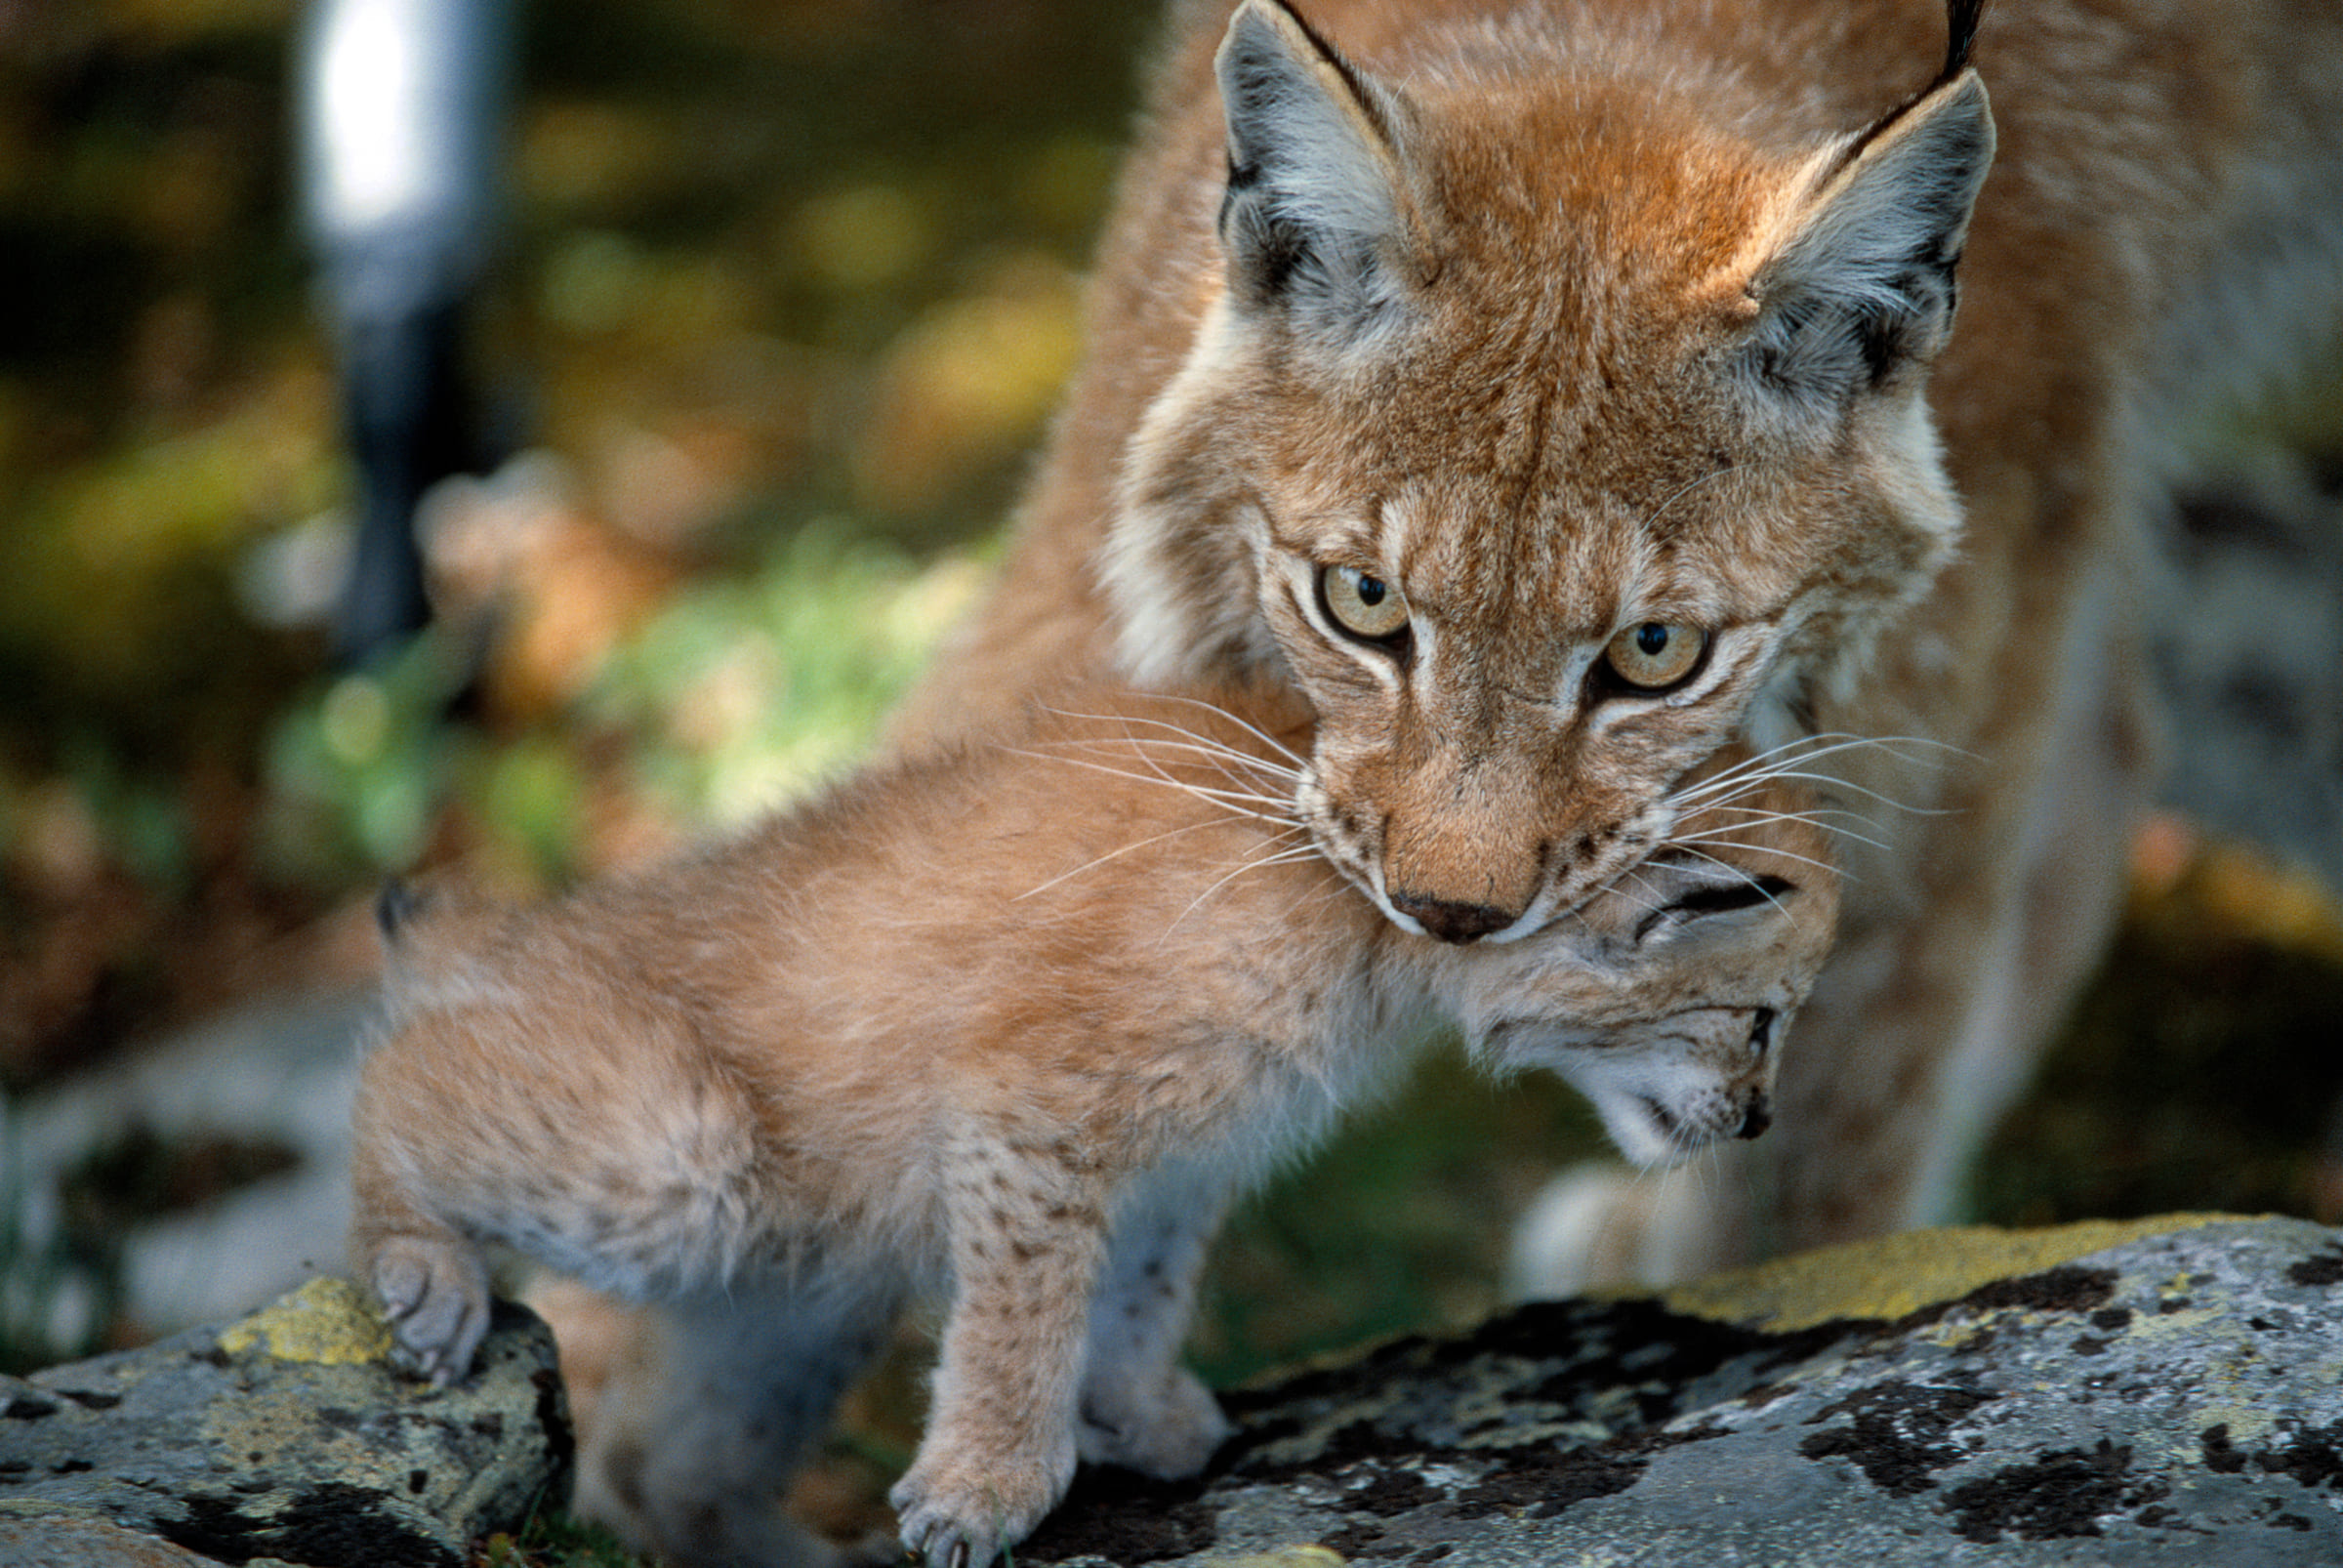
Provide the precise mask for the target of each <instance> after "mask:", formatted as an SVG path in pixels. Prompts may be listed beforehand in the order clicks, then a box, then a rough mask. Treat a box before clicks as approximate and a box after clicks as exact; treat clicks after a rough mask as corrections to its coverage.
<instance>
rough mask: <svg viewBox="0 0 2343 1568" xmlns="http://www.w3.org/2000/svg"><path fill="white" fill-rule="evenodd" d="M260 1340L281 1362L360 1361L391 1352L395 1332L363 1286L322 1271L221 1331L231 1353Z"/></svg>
mask: <svg viewBox="0 0 2343 1568" xmlns="http://www.w3.org/2000/svg"><path fill="white" fill-rule="evenodd" d="M256 1344H257V1345H261V1346H263V1347H264V1348H266V1349H267V1353H268V1354H270V1355H272V1356H274V1357H276V1359H278V1360H279V1361H306V1362H310V1363H314V1364H316V1365H319V1366H328V1367H346V1366H357V1365H360V1364H362V1363H365V1362H369V1361H376V1360H380V1359H381V1358H382V1357H383V1356H384V1355H386V1354H388V1353H389V1352H390V1329H389V1328H388V1327H386V1326H385V1325H384V1323H383V1319H382V1314H381V1313H379V1312H377V1311H376V1310H375V1309H374V1303H373V1302H372V1301H371V1300H368V1299H367V1296H366V1293H365V1292H364V1291H363V1290H361V1289H359V1288H358V1287H357V1286H356V1285H354V1284H352V1283H351V1282H350V1281H349V1280H346V1279H335V1278H331V1277H323V1276H321V1277H319V1278H317V1279H313V1280H310V1281H309V1282H308V1284H307V1285H304V1286H302V1287H301V1289H299V1290H297V1291H294V1292H293V1293H292V1294H291V1295H288V1296H284V1297H281V1298H279V1299H278V1300H275V1301H273V1302H271V1303H270V1304H268V1305H267V1306H265V1307H263V1308H261V1310H259V1311H258V1312H255V1313H254V1314H253V1315H252V1316H250V1317H248V1318H245V1319H244V1320H243V1321H241V1322H239V1323H233V1324H230V1325H229V1326H228V1327H227V1328H226V1329H225V1330H223V1331H221V1335H220V1348H221V1349H223V1350H226V1352H227V1353H228V1354H230V1355H241V1354H243V1353H244V1352H245V1351H246V1350H249V1349H251V1348H252V1347H253V1346H254V1345H256Z"/></svg>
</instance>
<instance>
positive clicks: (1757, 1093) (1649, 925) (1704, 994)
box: [1451, 748, 1839, 1165]
mask: <svg viewBox="0 0 2343 1568" xmlns="http://www.w3.org/2000/svg"><path fill="white" fill-rule="evenodd" d="M1804 749H1805V748H1794V749H1793V751H1792V753H1791V756H1790V758H1789V760H1788V761H1785V760H1784V759H1781V758H1766V759H1751V758H1748V757H1747V756H1746V755H1744V754H1742V753H1741V752H1740V751H1739V750H1738V749H1735V748H1727V750H1726V751H1725V752H1723V753H1720V754H1719V761H1720V762H1721V763H1729V765H1723V766H1717V767H1712V768H1709V769H1706V770H1704V772H1703V774H1702V775H1701V776H1699V777H1698V778H1696V779H1695V780H1694V781H1693V782H1691V783H1689V784H1687V785H1686V786H1684V788H1683V789H1682V790H1680V791H1679V792H1678V797H1679V799H1678V803H1677V804H1678V806H1679V813H1678V820H1677V825H1676V828H1675V830H1674V832H1673V833H1672V834H1671V835H1670V838H1669V841H1668V843H1667V844H1666V845H1665V846H1663V847H1662V848H1661V849H1660V850H1659V852H1658V853H1656V854H1654V855H1653V856H1652V857H1651V858H1650V859H1647V860H1646V861H1645V862H1644V863H1643V864H1642V865H1640V866H1638V867H1637V868H1635V870H1633V871H1632V872H1630V873H1628V874H1627V875H1626V876H1624V877H1623V878H1621V879H1620V881H1619V882H1618V883H1617V884H1615V885H1614V886H1612V887H1607V888H1605V889H1603V890H1602V891H1601V892H1599V893H1597V894H1596V895H1595V896H1594V897H1593V898H1592V899H1591V900H1589V901H1588V902H1587V903H1586V904H1585V905H1584V906H1583V907H1582V908H1580V909H1579V910H1577V911H1574V912H1573V913H1572V914H1570V915H1568V916H1566V917H1564V918H1563V919H1561V920H1558V921H1556V922H1555V923H1554V924H1553V925H1552V926H1550V927H1548V928H1546V929H1544V930H1542V931H1540V932H1539V933H1538V934H1536V935H1535V936H1532V937H1529V938H1527V939H1525V940H1523V941H1520V942H1514V943H1507V944H1504V945H1502V946H1499V947H1480V948H1474V949H1471V950H1468V951H1465V952H1460V953H1457V954H1456V955H1455V956H1454V958H1453V959H1452V960H1451V964H1452V972H1453V973H1454V975H1455V976H1456V978H1457V980H1458V981H1459V982H1460V983H1459V996H1458V997H1457V999H1456V1001H1455V1011H1456V1013H1457V1015H1458V1017H1459V1021H1460V1022H1461V1023H1462V1025H1463V1027H1464V1034H1465V1039H1466V1042H1467V1044H1468V1045H1469V1047H1470V1049H1471V1050H1472V1052H1473V1054H1474V1055H1475V1057H1476V1058H1478V1059H1479V1060H1480V1061H1481V1062H1482V1063H1483V1064H1484V1065H1485V1066H1487V1067H1489V1068H1491V1069H1493V1070H1495V1071H1497V1072H1500V1073H1506V1072H1514V1071H1519V1070H1522V1069H1525V1068H1531V1067H1542V1068H1545V1069H1547V1070H1549V1071H1552V1072H1556V1073H1559V1074H1561V1075H1562V1076H1563V1077H1564V1078H1565V1079H1567V1080H1569V1082H1570V1083H1571V1084H1572V1086H1573V1087H1575V1088H1576V1089H1578V1090H1579V1092H1580V1093H1583V1094H1584V1095H1585V1096H1586V1097H1587V1098H1588V1099H1589V1100H1591V1101H1592V1102H1593V1104H1594V1107H1595V1109H1596V1111H1597V1112H1598V1113H1600V1115H1601V1116H1602V1119H1603V1125H1604V1127H1605V1128H1606V1130H1608V1131H1609V1133H1610V1134H1611V1138H1612V1141H1613V1142H1615V1143H1617V1144H1618V1145H1619V1147H1620V1149H1621V1151H1622V1152H1623V1153H1624V1154H1626V1155H1627V1156H1628V1157H1629V1158H1630V1159H1633V1160H1635V1161H1636V1162H1638V1163H1639V1164H1644V1165H1660V1164H1666V1163H1669V1162H1671V1161H1675V1160H1680V1159H1682V1158H1684V1157H1685V1156H1687V1155H1690V1154H1693V1153H1695V1152H1697V1151H1699V1150H1700V1149H1702V1148H1704V1147H1706V1146H1707V1145H1708V1144H1710V1143H1712V1142H1713V1141H1715V1140H1716V1139H1719V1138H1725V1137H1745V1138H1746V1137H1755V1136H1757V1135H1759V1134H1760V1133H1763V1132H1764V1131H1765V1130H1766V1128H1767V1126H1768V1125H1769V1124H1770V1123H1771V1121H1772V1100H1771V1096H1772V1093H1773V1087H1774V1074H1775V1071H1776V1069H1777V1068H1778V1067H1779V1065H1780V1063H1781V1059H1782V1046H1783V1042H1784V1039H1785V1037H1786V1035H1787V1034H1788V1028H1789V1020H1790V1017H1791V1015H1792V1014H1793V1013H1794V1012H1795V1011H1797V1009H1798V1008H1799V1006H1800V1005H1801V1004H1803V1003H1804V1002H1805V1000H1806V995H1807V993H1808V992H1809V991H1810V990H1811V989H1812V988H1813V986H1814V979H1815V975H1816V974H1817V973H1818V972H1819V971H1820V970H1821V969H1822V965H1823V960H1824V959H1825V957H1827V956H1828V955H1829V949H1830V942H1831V938H1832V936H1833V934H1834V933H1835V931H1836V928H1837V920H1838V891H1839V878H1838V874H1837V872H1836V870H1835V869H1834V867H1833V865H1832V863H1831V859H1830V846H1829V835H1828V833H1827V831H1826V828H1825V826H1824V814H1825V812H1826V811H1827V810H1828V809H1829V808H1827V807H1822V806H1820V805H1818V804H1817V802H1816V801H1815V800H1814V798H1813V797H1812V795H1811V794H1810V793H1809V792H1807V791H1806V790H1805V789H1804V788H1803V787H1802V786H1801V785H1800V784H1799V783H1798V782H1797V780H1796V778H1795V776H1794V775H1796V774H1798V773H1801V772H1803V771H1804V769H1802V768H1801V767H1799V766H1798V763H1797V761H1796V752H1797V751H1801V750H1804Z"/></svg>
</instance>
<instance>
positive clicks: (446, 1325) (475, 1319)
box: [366, 1236, 488, 1388]
mask: <svg viewBox="0 0 2343 1568" xmlns="http://www.w3.org/2000/svg"><path fill="white" fill-rule="evenodd" d="M366 1272H367V1282H368V1283H369V1284H371V1285H372V1286H373V1287H374V1293H375V1295H377V1296H379V1297H381V1298H382V1302H383V1316H384V1317H385V1318H386V1319H387V1320H388V1321H389V1322H390V1339H391V1348H390V1361H391V1364H392V1365H393V1366H395V1367H397V1368H398V1369H399V1370H400V1371H402V1372H406V1373H409V1374H411V1375H413V1376H415V1377H418V1378H423V1379H426V1380H428V1381H430V1382H433V1383H435V1384H437V1385H438V1386H440V1387H442V1388H444V1387H446V1386H447V1385H449V1384H450V1383H453V1382H456V1381H457V1380H458V1379H460V1378H462V1377H463V1376H464V1375H465V1374H466V1373H467V1372H469V1371H471V1370H472V1358H473V1353H474V1352H476V1351H477V1350H478V1349H479V1347H480V1341H481V1339H482V1338H484V1337H485V1336H486V1335H487V1333H488V1277H487V1271H486V1270H485V1269H484V1268H482V1267H481V1265H480V1259H479V1256H478V1255H477V1254H476V1253H474V1252H473V1251H472V1249H470V1248H468V1247H465V1246H463V1245H461V1244H460V1243H455V1242H447V1241H436V1240H431V1239H427V1238H424V1237H420V1236H394V1237H392V1238H390V1240H388V1241H385V1242H384V1243H383V1244H382V1245H381V1246H380V1247H378V1248H376V1249H375V1254H374V1258H373V1259H372V1261H371V1262H370V1263H369V1265H368V1267H367V1271H366Z"/></svg>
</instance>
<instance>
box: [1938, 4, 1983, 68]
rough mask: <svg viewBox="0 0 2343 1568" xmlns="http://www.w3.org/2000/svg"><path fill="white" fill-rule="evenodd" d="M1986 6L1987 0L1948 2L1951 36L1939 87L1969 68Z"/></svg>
mask: <svg viewBox="0 0 2343 1568" xmlns="http://www.w3.org/2000/svg"><path fill="white" fill-rule="evenodd" d="M1985 5H1986V0H1946V6H1945V21H1946V22H1947V23H1948V27H1949V36H1948V38H1947V40H1946V44H1945V68H1944V70H1943V71H1942V72H1940V73H1939V74H1938V76H1937V78H1936V80H1937V83H1938V85H1940V86H1941V85H1942V84H1944V83H1946V82H1949V81H1951V80H1952V79H1953V77H1955V76H1958V75H1959V74H1960V73H1961V72H1962V71H1964V70H1967V69H1968V68H1969V54H1970V51H1972V50H1973V49H1975V48H1976V45H1977V24H1978V23H1979V22H1980V21H1984V20H1985Z"/></svg>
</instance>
